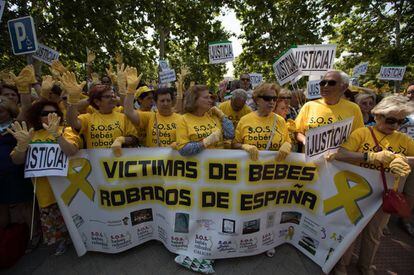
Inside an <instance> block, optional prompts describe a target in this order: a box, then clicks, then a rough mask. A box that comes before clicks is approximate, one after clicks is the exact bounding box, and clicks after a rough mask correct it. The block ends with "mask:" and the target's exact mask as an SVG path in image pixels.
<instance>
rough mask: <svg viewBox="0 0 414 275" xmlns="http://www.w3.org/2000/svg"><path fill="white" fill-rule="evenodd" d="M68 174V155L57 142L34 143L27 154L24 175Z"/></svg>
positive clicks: (29, 176)
mask: <svg viewBox="0 0 414 275" xmlns="http://www.w3.org/2000/svg"><path fill="white" fill-rule="evenodd" d="M67 174H68V157H67V156H66V155H65V153H64V152H63V151H62V149H61V148H60V146H59V144H56V143H32V144H30V146H29V149H28V150H27V154H26V164H25V167H24V177H25V178H32V177H46V176H63V177H65V176H66V175H67Z"/></svg>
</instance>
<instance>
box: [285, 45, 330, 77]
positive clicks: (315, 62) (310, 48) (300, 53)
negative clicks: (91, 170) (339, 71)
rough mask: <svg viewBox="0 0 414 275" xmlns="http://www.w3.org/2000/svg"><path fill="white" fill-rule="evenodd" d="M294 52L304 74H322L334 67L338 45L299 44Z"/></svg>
mask: <svg viewBox="0 0 414 275" xmlns="http://www.w3.org/2000/svg"><path fill="white" fill-rule="evenodd" d="M293 53H294V55H295V58H296V61H297V63H298V65H299V68H300V69H301V71H302V74H303V75H313V74H316V75H320V74H324V73H326V72H327V71H328V70H329V69H332V66H333V63H334V61H335V53H336V45H335V44H320V45H299V46H297V48H294V49H293Z"/></svg>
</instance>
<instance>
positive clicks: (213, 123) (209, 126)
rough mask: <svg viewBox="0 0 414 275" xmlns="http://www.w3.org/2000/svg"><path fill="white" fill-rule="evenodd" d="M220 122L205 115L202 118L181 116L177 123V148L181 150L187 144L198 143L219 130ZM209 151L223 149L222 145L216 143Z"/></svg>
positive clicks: (187, 114) (190, 115)
mask: <svg viewBox="0 0 414 275" xmlns="http://www.w3.org/2000/svg"><path fill="white" fill-rule="evenodd" d="M221 129H222V125H221V121H220V119H219V118H218V117H216V116H211V115H209V114H208V113H205V114H204V115H203V116H202V117H199V116H195V115H193V114H190V113H186V114H184V115H182V117H181V119H180V120H179V121H178V123H177V146H178V149H181V148H183V147H184V146H185V145H186V144H187V143H189V142H199V141H202V140H203V139H204V138H206V137H208V136H209V135H211V134H212V133H213V132H215V131H217V130H221ZM209 149H223V143H222V142H218V143H217V144H216V145H214V146H211V147H209Z"/></svg>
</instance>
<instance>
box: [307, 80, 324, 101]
mask: <svg viewBox="0 0 414 275" xmlns="http://www.w3.org/2000/svg"><path fill="white" fill-rule="evenodd" d="M319 82H321V81H320V80H309V81H308V85H307V93H306V98H307V99H316V98H321V97H322V96H321V87H320V85H319Z"/></svg>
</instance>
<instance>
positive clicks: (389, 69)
mask: <svg viewBox="0 0 414 275" xmlns="http://www.w3.org/2000/svg"><path fill="white" fill-rule="evenodd" d="M405 69H406V66H381V70H380V73H379V76H378V78H379V79H381V80H395V81H401V80H403V78H404V74H405Z"/></svg>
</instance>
